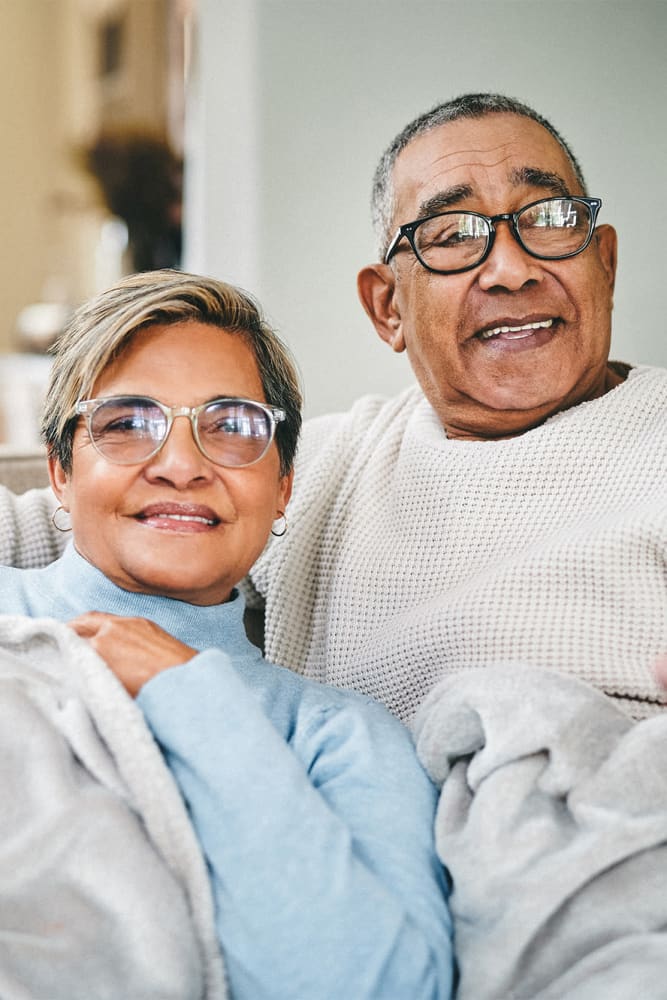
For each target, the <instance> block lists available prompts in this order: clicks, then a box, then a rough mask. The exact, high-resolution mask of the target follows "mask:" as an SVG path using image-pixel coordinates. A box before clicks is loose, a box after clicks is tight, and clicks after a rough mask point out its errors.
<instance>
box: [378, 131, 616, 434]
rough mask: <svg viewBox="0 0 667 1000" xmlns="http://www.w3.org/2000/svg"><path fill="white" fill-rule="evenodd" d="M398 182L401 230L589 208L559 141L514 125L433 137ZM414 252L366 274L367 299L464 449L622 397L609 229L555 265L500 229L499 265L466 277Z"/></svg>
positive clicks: (408, 157) (406, 161)
mask: <svg viewBox="0 0 667 1000" xmlns="http://www.w3.org/2000/svg"><path fill="white" fill-rule="evenodd" d="M393 179H394V194H395V212H394V225H395V227H396V228H397V227H398V226H399V225H401V224H403V223H405V222H410V221H412V220H414V219H417V218H419V217H420V215H423V214H425V211H426V210H427V208H428V210H429V212H431V213H432V212H434V211H438V210H440V206H442V208H441V210H442V211H446V210H448V209H452V210H457V209H458V210H465V209H468V210H470V211H475V212H481V213H483V214H485V215H497V214H500V213H504V212H514V211H516V210H517V209H519V208H522V207H523V206H524V205H527V204H529V203H530V202H533V201H536V200H538V199H540V198H549V197H552V196H557V195H563V194H564V193H568V194H572V195H576V194H583V192H582V191H581V188H580V186H579V185H578V184H577V181H576V179H575V176H574V171H573V169H572V166H571V165H570V163H569V161H568V159H567V157H566V155H565V153H564V152H563V150H562V149H561V147H560V146H559V144H558V143H557V142H556V140H555V139H554V138H553V137H552V136H551V135H550V134H549V133H548V132H547V131H546V129H544V128H542V127H541V126H540V125H538V124H537V123H536V122H534V121H532V120H531V119H528V118H523V117H521V116H518V115H513V114H492V115H487V116H485V117H483V118H478V119H472V120H465V119H460V120H458V121H455V122H450V123H448V124H446V125H442V126H440V127H438V128H436V129H434V130H432V131H431V132H428V133H426V134H424V135H422V136H419V137H418V138H417V139H415V140H414V141H413V142H412V143H411V144H410V145H409V146H407V147H406V148H405V149H404V150H403V152H402V153H401V154H400V155H399V156H398V158H397V161H396V164H395V168H394V175H393ZM433 206H436V207H433ZM400 246H401V250H400V251H399V252H398V253H397V254H396V256H395V257H394V258H393V260H392V262H391V264H390V265H376V266H375V267H372V268H365V269H364V271H362V272H361V274H360V277H359V289H360V294H361V297H362V301H363V303H364V305H365V308H366V309H367V311H368V312H369V314H370V315H371V318H372V319H373V321H374V323H375V325H376V328H377V330H378V332H379V333H380V336H381V337H382V338H383V339H384V340H386V341H387V342H388V343H390V344H391V346H392V347H393V348H394V350H397V351H401V350H407V352H408V356H409V359H410V363H411V365H412V367H413V369H414V371H415V374H416V376H417V378H418V379H419V382H420V384H421V386H422V388H423V390H424V393H425V395H426V396H427V398H428V399H429V401H430V402H431V404H432V406H433V407H434V409H435V410H436V412H437V413H438V415H439V416H440V419H441V421H442V423H443V426H444V427H445V429H446V430H447V432H448V434H449V435H450V436H451V437H472V438H478V437H479V438H486V437H502V436H505V435H512V434H516V433H521V432H522V431H524V430H527V429H528V428H530V427H531V426H534V425H535V424H537V423H540V422H541V421H542V420H544V419H546V417H547V416H549V415H550V414H551V413H554V412H556V411H558V410H560V409H564V408H566V407H568V406H571V405H573V404H575V403H577V402H580V401H582V400H584V399H592V398H594V397H595V396H598V395H601V394H602V393H603V392H605V391H606V390H607V389H608V388H609V384H608V379H609V373H608V369H607V358H608V353H609V340H610V334H611V309H612V292H613V281H614V271H615V247H616V241H615V233H614V231H613V229H611V227H609V226H601V227H598V230H597V231H596V234H595V236H594V238H593V240H592V242H591V244H590V245H589V246H588V248H587V249H586V250H584V251H583V253H581V254H579V255H578V256H576V257H571V258H569V259H567V260H556V261H545V260H537V259H535V258H533V257H530V256H529V255H528V254H527V253H526V252H525V251H524V250H523V249H522V248H521V247H520V246H519V244H518V243H517V242H516V240H515V239H514V237H513V236H512V233H511V232H510V229H509V227H508V225H507V224H506V223H505V222H500V223H498V224H497V232H496V240H495V244H494V246H493V250H492V251H491V254H490V255H489V257H488V258H487V259H486V260H485V261H484V262H483V263H482V264H481V265H480V266H479V267H477V268H475V269H474V270H471V271H467V272H465V273H463V274H453V275H442V274H432V273H430V272H429V271H427V270H425V268H423V267H422V265H421V264H420V263H419V261H418V260H417V259H416V257H415V255H414V253H413V252H412V251H411V249H410V247H409V244H408V242H407V240H403V242H402V243H401V245H400ZM537 324H539V325H537ZM500 327H513V328H519V329H518V330H516V329H514V330H512V331H509V332H506V333H497V330H498V328H500ZM490 331H496V332H495V333H494V334H493V335H491V336H489V333H490ZM483 334H486V336H483Z"/></svg>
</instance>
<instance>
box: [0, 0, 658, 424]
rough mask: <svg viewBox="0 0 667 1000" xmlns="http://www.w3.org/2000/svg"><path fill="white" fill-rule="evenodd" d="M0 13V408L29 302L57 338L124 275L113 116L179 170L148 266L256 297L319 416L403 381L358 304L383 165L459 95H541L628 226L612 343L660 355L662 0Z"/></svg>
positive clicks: (591, 179)
mask: <svg viewBox="0 0 667 1000" xmlns="http://www.w3.org/2000/svg"><path fill="white" fill-rule="evenodd" d="M0 20H1V21H2V22H3V23H2V24H1V25H0V54H1V55H2V58H0V75H1V76H2V78H3V79H2V86H0V94H2V97H1V98H0V100H1V102H2V108H3V110H2V118H3V128H4V134H5V155H4V157H3V160H2V165H1V166H0V190H1V191H2V198H3V204H4V211H3V216H4V218H5V233H4V235H5V240H4V244H5V245H4V251H3V269H2V271H3V282H2V288H0V324H1V329H0V350H1V351H2V352H3V356H2V358H0V361H2V363H3V364H4V365H5V370H6V371H7V372H10V374H9V375H8V376H6V377H5V379H4V390H3V391H4V395H5V397H7V396H9V397H10V398H11V397H12V394H16V395H17V396H20V395H21V382H22V380H23V381H25V380H26V379H29V378H30V377H31V376H30V373H29V372H28V370H27V368H26V369H25V370H24V374H23V375H21V376H17V375H16V374H15V372H16V369H15V368H12V367H11V365H12V362H11V358H12V355H15V354H19V355H21V356H22V357H23V358H24V359H25V357H26V356H27V355H36V356H39V355H40V348H39V345H38V344H37V343H36V342H37V341H38V339H39V337H38V336H36V337H33V340H34V341H35V342H34V343H32V344H30V343H27V342H26V329H27V330H28V333H29V325H30V324H29V323H28V324H26V322H25V321H26V316H27V317H28V318H30V316H31V315H32V316H33V318H34V317H35V316H37V315H38V314H36V313H35V312H34V311H33V313H32V314H31V313H30V311H29V310H28V313H27V314H26V312H25V309H26V307H29V306H32V305H35V304H38V305H40V304H41V305H43V304H45V302H46V304H47V305H50V306H55V307H56V308H51V310H50V312H49V311H48V310H47V311H46V312H43V316H42V320H43V323H44V324H45V326H46V329H45V336H46V339H48V335H49V332H50V331H49V329H48V318H49V316H50V317H51V320H52V321H53V322H54V323H57V320H58V316H59V315H60V314H59V312H58V308H60V311H61V313H62V312H63V311H64V310H65V309H66V308H68V307H69V306H70V305H71V304H75V303H76V301H78V300H79V299H80V298H81V297H82V296H85V295H87V294H92V293H93V292H94V291H96V290H98V288H99V286H100V285H103V284H104V283H105V282H107V283H108V281H110V280H113V278H114V277H115V274H116V272H117V271H118V270H123V269H127V268H128V266H132V257H131V254H128V246H127V240H128V227H127V225H125V228H123V225H122V224H121V225H118V219H117V217H116V215H114V212H113V211H112V210H111V209H110V206H109V200H108V198H107V199H106V200H105V198H104V196H103V195H104V192H103V191H102V188H101V183H100V181H101V179H100V176H99V172H98V175H97V176H93V175H94V173H95V172H94V170H91V165H92V166H94V158H93V159H91V146H94V145H95V141H96V139H97V138H98V137H99V133H100V128H101V126H102V125H105V124H106V125H108V124H109V123H110V124H111V125H114V124H115V125H118V124H119V123H120V124H121V125H122V126H123V127H124V128H125V129H126V131H128V130H129V131H130V132H132V131H135V132H136V131H137V129H139V131H141V130H142V129H143V131H144V132H146V131H149V132H151V134H153V135H155V133H156V131H158V132H159V133H160V135H161V136H162V137H163V138H165V140H166V143H167V144H168V146H169V150H168V152H169V156H170V157H171V158H172V160H171V161H170V165H171V167H173V168H174V170H175V171H176V172H177V171H178V169H179V166H180V161H181V160H182V163H183V178H184V181H183V186H182V218H181V217H180V215H179V218H178V222H179V224H180V227H181V231H180V232H179V234H178V235H179V237H180V238H181V239H182V242H181V243H179V245H178V249H176V240H175V239H174V240H171V241H169V240H166V242H165V239H166V238H165V239H163V240H162V243H161V244H160V254H161V255H162V256H160V254H158V255H157V257H156V259H157V261H158V264H160V263H161V262H165V263H173V261H174V260H175V259H176V256H177V255H178V262H179V264H180V265H181V266H183V267H185V268H188V269H192V270H196V271H202V272H205V273H209V274H214V275H216V276H218V277H221V278H224V279H226V280H229V281H232V282H235V283H238V284H241V285H242V286H244V287H245V288H247V289H249V290H251V291H252V292H254V293H255V294H256V295H257V296H258V298H259V299H260V300H261V302H262V303H263V305H264V306H265V309H266V312H267V313H268V316H269V318H270V320H271V321H272V322H273V323H274V324H275V325H276V326H277V328H278V330H279V331H280V333H281V335H282V336H283V337H284V339H285V340H286V341H287V342H288V343H289V344H290V346H291V347H292V349H293V351H294V353H295V355H296V357H297V360H298V362H299V366H300V369H301V372H302V376H303V380H304V384H305V390H306V404H307V413H308V414H309V415H312V414H316V413H321V412H326V411H329V410H333V409H341V408H345V407H347V406H348V405H349V404H350V403H351V402H352V401H353V400H354V399H355V398H356V397H358V396H359V395H361V394H363V393H367V392H373V393H382V394H391V393H393V392H395V391H397V390H399V389H400V388H402V387H403V386H405V385H408V384H410V383H411V381H412V377H411V373H410V370H409V366H408V364H407V360H406V358H405V356H404V355H400V356H398V355H394V354H393V353H392V352H391V351H390V350H389V349H388V348H387V347H386V346H385V345H384V344H382V343H381V342H380V341H379V339H378V338H377V336H376V334H375V332H374V330H373V328H372V327H371V325H370V322H369V321H368V320H367V318H366V316H365V314H364V313H363V311H362V308H361V306H360V305H359V303H358V301H357V297H356V273H357V270H358V269H359V268H360V267H361V266H362V265H363V264H364V263H367V262H369V261H372V260H375V259H376V252H375V246H374V238H373V233H372V231H371V225H370V216H369V207H368V202H369V194H370V184H371V176H372V173H373V170H374V168H375V164H376V162H377V159H378V158H379V156H380V154H381V152H382V150H383V149H384V147H385V146H386V145H387V144H388V142H389V141H390V140H391V139H392V137H393V136H394V134H395V133H396V132H397V131H398V130H399V129H400V128H401V127H402V126H403V125H404V124H405V123H406V122H407V121H408V120H409V119H411V118H412V117H414V116H415V115H417V114H419V113H421V112H422V111H424V110H426V109H428V108H429V107H431V106H433V105H434V104H436V103H438V102H440V101H442V100H445V99H447V98H449V97H452V96H455V95H456V94H459V93H462V92H465V91H470V90H496V91H501V92H504V93H507V94H509V95H510V96H513V97H517V98H519V99H520V100H523V101H525V102H527V103H528V104H531V105H533V106H534V107H535V108H536V109H537V110H538V111H540V112H541V113H542V114H544V115H546V117H548V118H550V119H551V120H552V121H553V123H554V125H555V126H556V127H557V128H558V129H559V130H560V131H561V133H562V134H563V135H564V137H565V138H566V139H567V140H568V142H570V143H571V145H572V146H573V148H574V151H575V153H576V155H577V156H578V158H579V160H580V162H581V164H582V166H583V170H584V174H585V176H586V179H587V182H588V186H589V190H590V193H591V194H593V195H597V196H599V197H601V198H602V200H603V207H602V210H601V214H600V221H604V222H610V223H613V224H614V225H615V226H616V228H617V229H618V233H619V270H618V281H617V290H616V296H615V312H614V337H613V344H612V356H613V357H614V358H617V359H620V360H626V361H631V362H637V363H650V364H659V365H667V336H666V335H665V329H664V320H663V317H662V315H661V312H662V294H663V293H662V287H663V283H664V277H663V271H664V263H663V262H664V259H665V246H664V243H665V233H666V232H667V203H666V199H665V195H664V189H665V181H666V180H667V166H666V164H667V130H666V129H665V112H664V99H665V96H666V91H667V86H666V84H667V61H666V60H665V58H664V51H665V43H666V41H667V3H665V2H662V0H638V2H637V0H635V2H623V3H620V2H613V0H586V2H581V0H579V2H576V0H501V2H498V0H488V2H480V0H411V2H410V3H407V2H405V0H337V2H336V3H331V2H325V0H188V2H186V0H21V4H20V5H19V4H15V3H14V2H13V0H0ZM82 23H83V24H84V25H85V26H86V31H87V32H88V43H87V45H84V44H83V42H84V36H85V32H82V29H81V24H82ZM54 39H57V40H58V43H59V45H63V46H65V49H64V51H65V57H63V55H62V54H60V55H58V56H57V55H56V54H55V53H54V51H53V50H54V45H53V42H54ZM91 52H92V54H91ZM82 151H83V152H82ZM82 155H83V156H84V160H85V164H86V167H87V169H83V168H82V160H81V157H82ZM77 156H78V160H77V159H76V157H77ZM86 156H87V159H86ZM73 158H74V159H73ZM172 161H173V162H172ZM179 179H180V178H179ZM179 194H180V192H179ZM172 208H173V212H172V221H173V218H175V217H176V215H177V214H178V212H177V209H176V207H175V206H172ZM179 209H180V206H179ZM170 211H171V209H170ZM120 221H121V223H122V221H123V220H122V219H121V220H120ZM172 235H173V233H172ZM123 241H125V242H123ZM165 247H166V249H165ZM170 254H171V257H170V256H169V255H170ZM22 324H23V325H22ZM21 331H23V333H22V332H21ZM21 338H23V339H21ZM28 339H29V338H28ZM44 363H46V364H48V361H45V356H44V354H43V352H41V358H40V364H42V365H43V364H44ZM39 377H41V374H40V375H39ZM38 380H39V378H38ZM6 423H7V421H5V424H6ZM12 433H13V432H11V428H10V429H9V430H8V429H7V427H5V433H4V437H5V440H10V439H11V434H12Z"/></svg>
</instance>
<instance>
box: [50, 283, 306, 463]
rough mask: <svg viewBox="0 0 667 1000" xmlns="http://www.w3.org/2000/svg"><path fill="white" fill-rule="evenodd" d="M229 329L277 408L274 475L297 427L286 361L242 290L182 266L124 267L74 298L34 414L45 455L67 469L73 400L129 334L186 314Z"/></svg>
mask: <svg viewBox="0 0 667 1000" xmlns="http://www.w3.org/2000/svg"><path fill="white" fill-rule="evenodd" d="M190 320H191V321H193V322H197V323H207V324H209V325H211V326H217V327H220V328H221V329H224V330H225V331H227V332H228V333H237V334H238V335H239V336H240V337H242V338H243V340H244V341H245V343H247V344H248V346H249V347H250V348H251V349H252V351H253V353H254V355H255V359H256V361H257V367H258V369H259V375H260V378H261V382H262V387H263V389H264V394H265V396H266V402H267V403H270V404H271V405H273V406H278V407H280V408H281V409H283V410H285V413H286V419H285V420H284V421H282V422H281V423H279V424H278V426H277V429H276V445H277V448H278V453H279V455H280V469H281V474H282V475H286V474H287V473H288V472H289V471H290V470H291V468H292V465H293V463H294V454H295V452H296V446H297V442H298V439H299V431H300V429H301V404H302V397H301V390H300V387H299V378H298V375H297V371H296V367H295V364H294V361H293V359H292V357H291V355H290V353H289V351H288V349H287V347H286V346H285V345H284V344H283V343H282V341H281V340H280V338H279V337H278V336H277V334H276V333H275V332H274V330H272V329H271V327H270V326H269V325H268V323H267V322H266V320H265V319H264V317H263V315H262V312H261V309H260V307H259V305H258V303H257V302H255V300H254V299H253V298H252V296H250V295H248V293H247V292H244V291H242V290H241V289H239V288H235V287H234V286H233V285H228V284H226V283H225V282H223V281H217V280H216V279H215V278H207V277H202V276H201V275H196V274H188V273H186V272H184V271H172V270H163V271H144V272H142V273H140V274H132V275H130V276H129V277H127V278H124V279H123V280H121V281H119V282H118V283H117V284H115V285H113V286H112V287H111V288H109V289H107V290H106V291H104V292H102V293H100V294H99V295H97V296H95V298H93V299H91V300H90V301H89V302H86V303H85V304H84V305H82V306H81V307H80V308H79V309H78V310H77V311H76V312H75V313H74V315H73V316H72V319H71V321H70V322H69V324H68V325H67V328H66V329H65V331H64V333H63V334H62V336H61V337H59V339H58V341H57V343H56V344H55V346H54V348H53V353H54V355H55V359H54V363H53V367H52V369H51V376H50V380H49V385H48V388H47V391H46V399H45V403H44V410H43V414H42V425H41V430H42V437H43V439H44V441H45V443H46V447H47V450H48V453H49V455H51V456H53V457H54V458H57V459H58V460H59V462H60V464H61V465H62V467H63V469H64V470H65V472H68V473H69V472H71V470H72V440H73V438H74V431H75V429H76V425H77V421H78V419H79V418H78V417H77V415H76V413H75V407H76V404H77V402H78V400H80V399H85V398H87V397H90V395H91V394H92V391H93V386H94V385H95V382H96V381H97V379H98V378H99V377H100V375H101V374H102V372H103V371H104V369H105V368H106V367H107V365H108V364H109V363H110V362H111V361H112V360H114V359H115V358H117V357H118V356H119V355H120V354H122V352H123V351H124V350H125V348H126V347H127V346H128V344H129V343H130V341H131V340H132V338H133V337H134V335H135V334H136V333H137V332H138V331H139V330H142V329H145V328H146V327H148V326H153V325H156V324H160V325H163V324H170V323H183V322H188V321H190Z"/></svg>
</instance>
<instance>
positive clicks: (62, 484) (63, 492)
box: [46, 455, 69, 511]
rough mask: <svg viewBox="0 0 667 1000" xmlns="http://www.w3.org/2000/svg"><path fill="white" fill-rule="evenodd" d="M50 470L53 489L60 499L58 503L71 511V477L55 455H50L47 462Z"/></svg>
mask: <svg viewBox="0 0 667 1000" xmlns="http://www.w3.org/2000/svg"><path fill="white" fill-rule="evenodd" d="M46 463H47V467H48V470H49V482H50V483H51V489H52V490H53V492H54V493H55V495H56V497H57V498H58V503H59V504H60V505H61V506H62V507H64V509H65V510H66V511H69V499H68V498H69V476H68V475H67V473H66V472H65V470H64V469H63V467H62V465H61V464H60V460H59V459H57V458H56V457H55V455H49V456H48V458H47V460H46Z"/></svg>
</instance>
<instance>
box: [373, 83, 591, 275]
mask: <svg viewBox="0 0 667 1000" xmlns="http://www.w3.org/2000/svg"><path fill="white" fill-rule="evenodd" d="M492 114H512V115H521V116H522V117H523V118H530V119H532V121H534V122H537V124H538V125H541V126H542V127H543V128H545V129H546V130H547V132H549V133H550V134H551V135H552V136H553V137H554V139H555V140H556V142H558V143H559V145H560V146H561V148H562V150H563V152H564V153H565V155H566V156H567V158H568V160H569V161H570V163H571V165H572V169H573V170H574V174H575V177H576V178H577V182H578V183H579V184H580V185H581V191H582V193H583V194H586V193H587V192H586V183H585V181H584V175H583V173H582V171H581V167H580V166H579V163H578V161H577V158H576V157H575V155H574V153H573V152H572V150H571V149H570V147H569V146H568V144H567V143H566V141H565V139H563V137H562V135H561V134H560V133H559V132H558V131H557V130H556V129H555V128H554V127H553V125H552V124H551V122H549V121H547V119H546V118H544V117H543V116H542V115H540V114H538V113H537V111H534V110H533V108H531V107H529V106H528V105H527V104H523V103H522V102H521V101H517V100H515V99H514V98H513V97H505V96H504V95H503V94H462V95H461V96H460V97H455V98H453V99H452V100H451V101H445V102H444V104H437V105H436V106H435V107H434V108H431V110H430V111H426V112H425V113H424V114H422V115H419V117H418V118H415V119H414V120H413V121H411V122H410V123H409V124H408V125H406V126H405V128H404V129H402V130H401V131H400V132H399V133H398V135H397V136H396V138H395V139H394V140H393V141H392V142H391V143H390V145H389V146H388V147H387V149H386V150H385V151H384V153H383V154H382V158H381V159H380V162H379V163H378V166H377V169H376V171H375V175H374V177H373V192H372V196H371V215H372V220H373V228H374V229H375V234H376V237H377V240H378V251H379V259H380V260H384V257H385V254H386V252H387V248H388V246H389V244H390V242H391V239H392V237H393V235H394V234H393V231H392V225H393V218H394V186H393V171H394V164H395V163H396V158H397V157H398V155H399V153H400V152H402V150H404V149H405V147H406V146H408V145H409V144H410V143H411V142H412V140H413V139H416V138H417V136H419V135H423V134H424V133H425V132H430V131H431V129H434V128H438V126H440V125H446V124H447V123H448V122H453V121H456V120H457V119H458V118H483V117H484V116H485V115H492ZM406 221H407V220H406Z"/></svg>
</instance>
